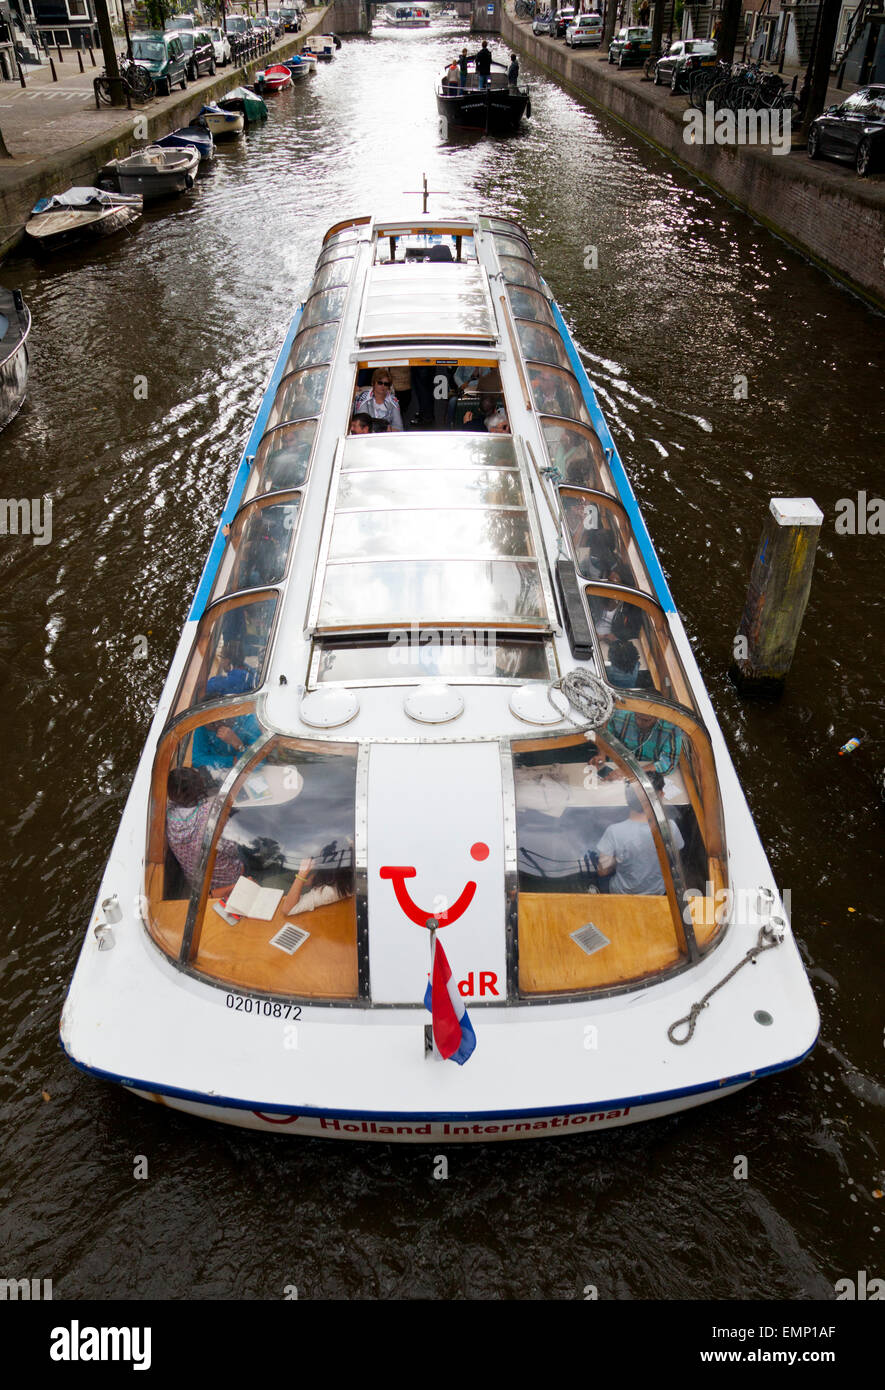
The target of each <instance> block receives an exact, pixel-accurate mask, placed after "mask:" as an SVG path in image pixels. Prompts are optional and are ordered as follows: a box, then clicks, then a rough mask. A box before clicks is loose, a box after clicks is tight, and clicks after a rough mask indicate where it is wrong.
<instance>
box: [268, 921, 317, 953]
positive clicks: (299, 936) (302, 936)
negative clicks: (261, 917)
mask: <svg viewBox="0 0 885 1390" xmlns="http://www.w3.org/2000/svg"><path fill="white" fill-rule="evenodd" d="M309 936H310V932H309V931H303V930H302V928H301V927H296V926H295V925H294V923H292V922H287V923H286V925H285V926H284V927H281V928H280V930H279V931H278V932H277V934H276V936H272V937H271V939H270V944H271V946H276V947H277V949H278V950H280V951H285V952H286V955H287V956H294V954H295V952H296V951H297V950H298V947H299V946H303V945H304V943H305V941H307V939H308V937H309Z"/></svg>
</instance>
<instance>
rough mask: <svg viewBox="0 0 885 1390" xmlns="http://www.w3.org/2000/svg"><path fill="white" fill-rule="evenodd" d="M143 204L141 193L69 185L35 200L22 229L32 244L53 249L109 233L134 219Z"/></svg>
mask: <svg viewBox="0 0 885 1390" xmlns="http://www.w3.org/2000/svg"><path fill="white" fill-rule="evenodd" d="M142 207H143V199H142V197H141V194H140V193H136V194H130V195H126V194H121V193H114V192H110V191H108V190H107V189H103V188H69V189H68V190H67V192H66V193H57V194H54V195H53V196H52V197H50V198H41V199H40V200H39V202H37V203H35V204H34V207H33V208H32V210H31V216H30V219H29V221H28V223H27V226H26V227H25V232H26V234H27V236H28V239H29V241H30V242H31V244H32V245H33V246H38V247H40V249H41V250H44V251H54V250H57V249H58V248H59V247H62V246H69V245H71V243H73V242H77V241H91V240H93V239H97V238H99V237H108V236H112V235H113V234H114V233H115V232H119V231H122V229H123V228H124V227H128V226H130V225H131V223H133V222H135V221H136V220H137V219H138V218H139V217H140V216H141V213H142Z"/></svg>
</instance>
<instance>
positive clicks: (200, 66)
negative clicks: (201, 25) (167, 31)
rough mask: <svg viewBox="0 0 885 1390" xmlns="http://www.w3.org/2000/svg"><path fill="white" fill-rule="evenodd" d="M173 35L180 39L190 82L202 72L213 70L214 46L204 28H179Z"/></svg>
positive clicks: (211, 72)
mask: <svg viewBox="0 0 885 1390" xmlns="http://www.w3.org/2000/svg"><path fill="white" fill-rule="evenodd" d="M175 37H177V38H179V39H180V40H181V45H182V47H183V49H184V56H185V58H186V59H187V75H188V77H189V78H190V80H191V82H196V80H197V78H198V77H200V76H201V74H203V73H207V72H208V73H209V74H210V75H211V74H213V73H214V72H215V66H216V64H215V46H214V44H213V43H212V38H211V36H210V35H209V34H207V32H206V30H205V29H180V30H179V31H178V34H177V35H176V36H175Z"/></svg>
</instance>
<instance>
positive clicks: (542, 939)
mask: <svg viewBox="0 0 885 1390" xmlns="http://www.w3.org/2000/svg"><path fill="white" fill-rule="evenodd" d="M598 747H599V749H601V750H604V748H605V745H604V741H603V740H600V742H599V745H598ZM597 756H600V755H599V754H598V752H597V747H596V746H594V745H593V744H592V743H591V744H588V742H587V741H586V740H585V739H584V738H580V737H578V738H566V739H556V740H555V741H554V742H553V744H552V745H551V743H550V742H549V741H547V742H542V741H540V740H536V741H532V742H526V743H523V744H515V745H514V759H513V763H514V787H515V792H516V836H517V866H518V873H519V988H520V991H521V992H522V993H524V994H556V993H577V992H584V991H591V990H594V989H613V988H619V987H624V986H626V985H627V984H630V983H635V982H636V981H637V980H641V979H644V978H646V977H648V976H653V975H655V974H658V973H660V972H662V971H667V970H672V969H675V968H677V967H679V966H680V965H684V964H687V963H688V959H689V953H688V947H687V943H686V940H685V936H684V931H683V924H682V919H681V907H680V903H679V899H678V897H677V893H676V888H675V886H674V878H673V865H672V862H671V857H670V856H671V853H672V854H673V857H674V858H675V859H676V861H677V874H678V875H679V877H677V882H679V881H680V879H681V862H679V859H678V855H679V851H680V850H681V848H682V846H683V845H684V838H683V836H682V832H681V830H680V829H679V826H678V823H677V820H676V819H675V817H674V818H672V819H671V818H670V816H671V815H672V812H671V810H670V807H669V806H668V807H667V808H666V809H665V810H663V812H662V814H663V815H664V816H665V817H667V825H668V828H669V830H670V837H669V838H670V841H671V845H672V850H670V847H668V846H667V845H666V844H665V842H664V839H663V837H662V834H661V830H660V826H659V824H658V822H657V820H656V817H655V816H654V814H653V813H652V809H651V804H650V801H649V798H648V796H647V795H646V793H645V791H644V790H643V788H642V786H641V784H640V783H639V782H638V781H637V779H636V778H635V777H634V775H633V773H632V772H631V771H630V769H629V768H628V767H627V766H626V764H623V763H622V762H620V760H616V759H614V758H612V760H611V761H610V762H606V763H604V764H603V766H602V767H601V768H597V766H596V763H595V759H596V757H597ZM678 797H679V800H680V802H682V801H685V802H686V803H687V802H688V797H687V795H686V794H685V792H684V789H680V790H679V792H678Z"/></svg>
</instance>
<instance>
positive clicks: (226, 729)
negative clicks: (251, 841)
mask: <svg viewBox="0 0 885 1390" xmlns="http://www.w3.org/2000/svg"><path fill="white" fill-rule="evenodd" d="M261 735H262V730H261V726H260V725H259V724H258V720H257V718H256V713H255V701H254V699H253V698H247V699H241V700H236V701H230V702H228V703H227V705H226V706H225V707H224V710H223V715H222V717H219V711H218V710H211V711H210V710H207V711H205V712H204V713H202V714H196V715H191V716H189V717H188V718H186V719H185V721H184V726H183V727H179V728H175V729H172V730H170V731H169V732H168V733H167V734H166V735H165V737H164V738H163V739H162V740H161V742H160V745H159V748H158V750H157V756H156V758H155V760H154V769H153V775H152V778H151V810H150V817H149V820H148V843H147V853H146V855H145V895H146V898H147V906H148V913H147V921H148V928H149V930H150V933H151V935H152V936H153V938H154V940H155V941H156V942H157V944H158V945H159V946H160V947H161V948H162V950H164V951H165V952H166V953H167V955H170V956H172V958H173V959H176V958H177V957H178V955H179V953H180V950H181V943H182V938H183V933H184V927H185V921H186V918H187V910H188V904H189V901H190V899H191V897H192V895H193V894H194V893H196V892H198V891H199V890H200V888H201V886H202V883H203V881H204V877H205V865H206V860H207V857H208V849H209V846H208V840H207V832H208V834H209V835H211V828H212V824H213V823H214V819H215V817H217V815H218V813H219V812H220V810H221V802H220V799H219V792H220V790H221V786H222V784H223V782H224V779H225V777H226V776H228V774H229V773H230V769H231V767H232V766H233V761H234V758H235V756H236V755H235V753H234V750H233V747H232V744H233V743H234V742H235V743H238V744H239V743H242V744H243V745H244V746H245V747H247V748H248V747H251V746H252V745H253V744H254V743H255V742H256V741H257V739H258V738H259V737H261ZM225 740H230V742H225ZM213 753H214V757H215V758H216V759H217V761H215V762H214V763H213V762H212V761H211V760H212V758H213ZM240 867H241V861H240V860H239V857H238V856H237V855H236V853H231V852H230V850H229V849H228V847H227V846H225V845H222V846H221V848H220V850H219V854H218V856H217V858H216V864H215V873H216V874H217V878H216V880H215V881H214V882H213V885H212V886H213V888H216V887H218V886H219V885H220V884H221V883H222V881H224V880H226V881H230V880H231V879H232V878H234V877H236V876H237V875H238V873H239V872H240Z"/></svg>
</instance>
